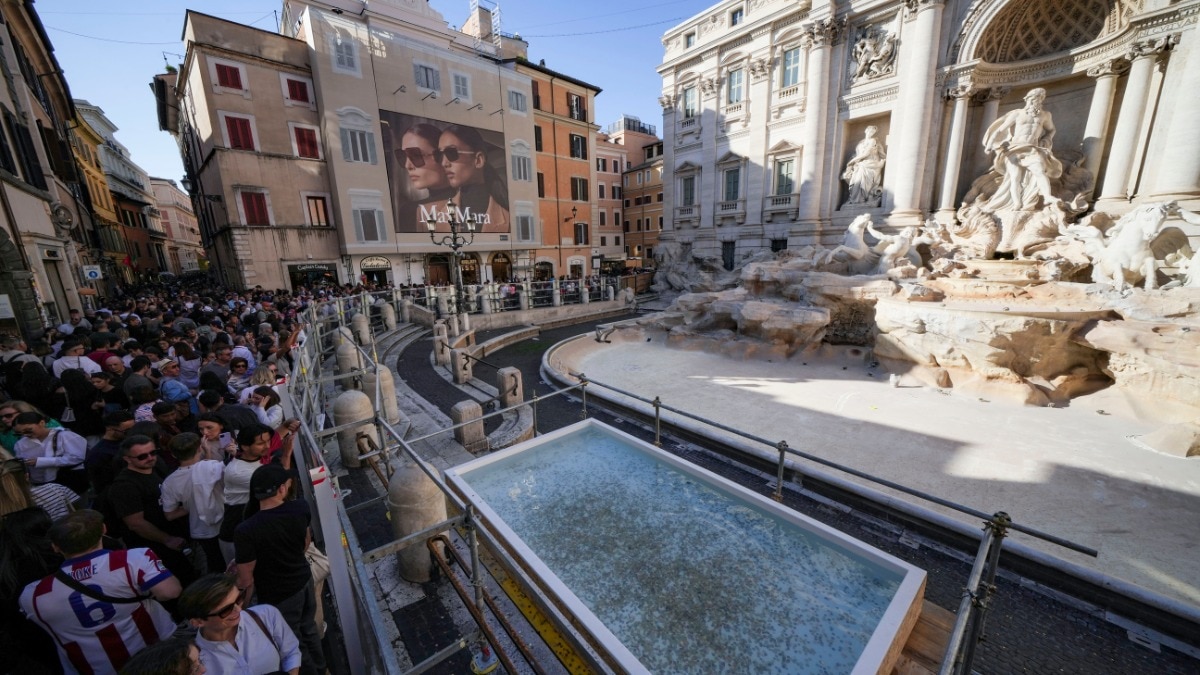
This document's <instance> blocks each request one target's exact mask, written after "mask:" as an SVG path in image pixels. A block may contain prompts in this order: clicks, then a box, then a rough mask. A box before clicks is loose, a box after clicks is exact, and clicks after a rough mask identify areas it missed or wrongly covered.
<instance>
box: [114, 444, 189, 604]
mask: <svg viewBox="0 0 1200 675" xmlns="http://www.w3.org/2000/svg"><path fill="white" fill-rule="evenodd" d="M121 456H122V457H123V458H124V461H125V468H124V469H122V470H121V472H120V473H118V474H117V477H116V478H114V479H113V482H112V485H110V486H108V493H107V494H106V496H105V500H106V502H107V504H108V507H109V508H110V509H111V510H112V513H113V515H115V516H116V518H117V519H118V520H119V524H120V525H121V526H122V529H123V533H122V535H121V536H122V538H123V539H124V540H125V544H126V545H127V546H129V547H131V548H132V547H135V546H144V547H146V548H148V549H150V550H152V551H154V553H155V554H156V555H158V557H159V558H161V559H162V561H163V563H164V564H166V566H167V569H169V570H171V571H172V572H174V573H175V576H177V577H179V581H180V582H181V583H183V584H184V585H187V583H189V582H191V581H193V580H195V579H196V577H197V576H199V575H197V574H196V571H195V569H194V568H193V567H192V564H191V563H190V562H189V561H188V556H187V554H186V553H185V552H184V549H186V548H188V541H187V539H186V538H185V536H186V535H187V519H186V518H181V519H178V520H175V521H171V520H169V519H168V518H167V514H166V513H165V512H164V511H163V506H162V484H163V480H164V479H165V478H166V477H167V474H168V473H169V471H168V469H167V464H166V462H164V461H163V460H162V458H161V457H159V456H158V449H157V448H156V447H155V445H154V440H153V439H152V438H150V437H149V436H145V435H142V434H133V435H130V436H127V437H126V438H125V440H123V441H121Z"/></svg>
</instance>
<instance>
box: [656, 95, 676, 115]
mask: <svg viewBox="0 0 1200 675" xmlns="http://www.w3.org/2000/svg"><path fill="white" fill-rule="evenodd" d="M677 98H678V97H677V96H674V95H673V94H663V95H662V96H659V97H658V104H659V105H660V106H662V109H663V112H664V113H669V112H675V102H676V100H677Z"/></svg>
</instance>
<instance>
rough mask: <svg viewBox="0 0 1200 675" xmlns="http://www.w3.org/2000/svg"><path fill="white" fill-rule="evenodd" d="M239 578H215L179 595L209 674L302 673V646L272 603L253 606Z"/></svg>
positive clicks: (180, 612)
mask: <svg viewBox="0 0 1200 675" xmlns="http://www.w3.org/2000/svg"><path fill="white" fill-rule="evenodd" d="M247 604H248V598H247V597H246V591H245V590H244V589H239V588H238V587H237V583H236V581H235V580H234V578H233V577H230V576H226V575H224V574H209V575H207V576H204V577H201V578H200V579H199V580H198V581H196V582H195V583H193V584H191V585H190V586H188V587H187V589H186V590H184V592H183V594H182V595H180V596H179V614H180V615H182V616H183V618H184V619H186V620H187V622H188V624H189V625H191V626H192V627H194V628H196V629H197V634H196V646H197V647H198V648H199V649H200V662H201V663H202V664H204V667H205V669H206V670H207V672H208V675H225V674H226V673H277V672H280V671H284V672H288V673H291V674H292V675H296V673H299V672H300V642H299V641H298V640H296V635H295V633H293V632H292V629H291V628H288V626H287V624H286V623H285V622H284V620H283V615H282V614H280V613H279V610H277V609H275V608H274V607H272V606H271V605H257V606H255V607H247V606H246V605H247Z"/></svg>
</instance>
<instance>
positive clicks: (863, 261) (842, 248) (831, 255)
mask: <svg viewBox="0 0 1200 675" xmlns="http://www.w3.org/2000/svg"><path fill="white" fill-rule="evenodd" d="M869 227H871V216H869V215H867V214H865V213H864V214H862V215H861V216H859V217H857V218H855V219H854V220H852V221H850V224H849V225H848V226H846V234H844V235H842V243H841V244H839V245H838V246H837V247H835V248H832V249H829V250H824V251H818V252H817V254H816V256H814V258H813V266H814V267H822V266H824V265H829V264H830V263H846V265H847V266H848V267H849V269H850V270H851V273H852V274H853V273H864V272H865V271H866V270H867V269H870V268H872V267H874V266H875V264H876V260H877V259H878V257H879V256H878V255H877V254H876V253H875V252H874V251H873V250H872V247H871V245H869V244H867V242H866V238H865V237H866V232H867V228H869ZM856 270H858V271H856Z"/></svg>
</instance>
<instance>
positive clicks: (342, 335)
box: [333, 326, 358, 347]
mask: <svg viewBox="0 0 1200 675" xmlns="http://www.w3.org/2000/svg"><path fill="white" fill-rule="evenodd" d="M333 342H334V346H335V347H340V346H341V345H343V344H345V343H347V342H349V343H350V344H352V345H353V344H358V342H356V341H355V340H354V332H353V331H351V330H350V327H349V326H338V329H337V330H336V331H334V332H333Z"/></svg>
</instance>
